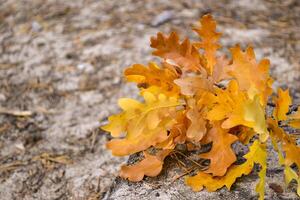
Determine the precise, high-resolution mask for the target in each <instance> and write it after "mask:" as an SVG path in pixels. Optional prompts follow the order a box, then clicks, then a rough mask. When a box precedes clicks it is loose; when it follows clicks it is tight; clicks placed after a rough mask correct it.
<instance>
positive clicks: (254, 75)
mask: <svg viewBox="0 0 300 200" xmlns="http://www.w3.org/2000/svg"><path fill="white" fill-rule="evenodd" d="M230 51H231V54H232V64H231V65H229V66H228V69H227V72H228V74H229V75H231V76H232V77H234V78H235V79H236V80H237V81H238V83H239V86H240V89H241V90H245V91H247V93H248V95H249V97H250V98H251V99H253V98H254V97H255V96H256V95H259V97H260V100H261V103H262V105H265V104H266V101H267V98H268V97H269V96H270V94H271V93H272V88H271V85H272V83H273V80H272V79H271V77H270V75H269V67H270V61H269V60H268V59H263V60H261V61H260V62H259V63H257V62H256V58H255V54H254V51H253V48H252V47H248V48H247V49H246V50H245V52H244V51H242V50H241V48H240V47H239V46H235V47H233V48H231V49H230Z"/></svg>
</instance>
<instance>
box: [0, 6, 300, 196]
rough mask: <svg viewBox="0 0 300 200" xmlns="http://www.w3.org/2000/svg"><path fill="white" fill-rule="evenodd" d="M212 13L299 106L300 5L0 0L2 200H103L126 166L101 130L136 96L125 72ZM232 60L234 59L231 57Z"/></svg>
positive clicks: (230, 39)
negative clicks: (161, 36)
mask: <svg viewBox="0 0 300 200" xmlns="http://www.w3.org/2000/svg"><path fill="white" fill-rule="evenodd" d="M205 13H212V14H213V15H214V16H215V18H216V19H217V20H218V21H219V31H221V32H223V35H224V37H223V39H222V41H221V43H222V44H223V46H224V47H229V46H232V45H234V44H236V43H240V44H241V45H242V46H243V47H245V46H246V44H248V43H250V44H251V45H252V46H254V47H255V52H256V53H257V57H258V58H262V57H268V58H270V60H271V62H272V70H271V71H272V75H273V76H274V78H275V80H276V82H275V84H274V86H275V87H277V86H283V87H290V88H291V93H292V95H293V96H294V98H295V99H296V100H295V103H296V104H299V103H300V56H299V51H300V34H299V31H300V2H299V1H297V0H283V1H259V0H254V1H253V0H241V1H229V0H218V1H196V0H195V1H193V0H187V1H167V0H165V1H164V0H160V1H153V0H144V1H137V0H122V1H120V0H103V1H95V0H76V1H75V0H74V1H64V0H61V1H57V0H56V1H54V0H51V1H50V0H49V1H44V0H31V1H29V0H27V1H25V0H2V1H1V0H0V199H4V200H6V199H8V200H9V199H101V198H103V197H104V196H105V195H106V194H107V191H109V189H110V188H111V185H112V183H113V182H114V180H115V177H116V176H117V170H118V168H119V165H120V164H121V163H122V162H126V160H127V158H114V157H112V156H111V154H110V152H109V151H106V150H105V146H104V144H105V142H106V141H107V140H108V139H109V137H108V136H107V135H106V134H105V133H103V132H102V131H100V130H99V129H98V127H99V125H101V124H103V123H105V121H106V119H107V117H108V116H109V115H110V114H112V113H116V112H117V111H118V107H117V106H116V101H117V98H119V97H124V96H126V97H136V89H135V88H134V87H133V86H132V85H124V82H123V79H122V76H121V75H122V71H123V69H124V68H125V67H127V66H129V65H130V64H133V63H143V64H146V63H147V62H149V61H150V60H151V59H153V57H152V56H151V54H150V52H151V49H150V47H149V38H150V36H152V35H155V34H156V32H158V31H162V32H165V33H168V32H170V31H172V30H176V31H178V32H179V33H180V34H181V35H182V36H183V35H186V36H190V37H191V38H195V34H193V33H192V31H190V29H189V28H190V26H191V25H192V24H193V23H195V22H196V21H197V20H198V19H199V17H200V16H202V15H203V14H205ZM223 51H224V52H226V53H228V52H227V51H225V50H223Z"/></svg>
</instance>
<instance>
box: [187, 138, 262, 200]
mask: <svg viewBox="0 0 300 200" xmlns="http://www.w3.org/2000/svg"><path fill="white" fill-rule="evenodd" d="M244 158H246V159H247V160H246V162H244V163H243V164H241V165H233V166H231V167H230V168H229V169H228V171H227V173H226V174H225V175H224V176H222V177H213V176H212V175H210V174H207V173H204V172H199V173H198V174H197V175H196V176H192V177H186V179H185V181H186V184H187V185H189V186H191V187H192V189H193V190H194V191H201V190H202V189H203V188H204V187H205V188H206V189H207V190H208V191H209V192H213V191H216V190H217V189H220V188H222V187H223V186H226V187H227V189H228V190H230V188H231V186H232V184H233V183H234V182H235V181H236V179H237V178H239V177H241V176H242V175H248V174H250V172H251V171H252V169H253V167H254V163H259V164H261V163H263V164H264V161H265V158H266V145H265V144H261V143H260V142H259V141H257V140H256V141H255V142H254V143H253V144H252V145H251V147H250V150H249V152H248V153H247V154H246V155H245V156H244ZM260 198H261V197H260ZM261 199H262V198H261Z"/></svg>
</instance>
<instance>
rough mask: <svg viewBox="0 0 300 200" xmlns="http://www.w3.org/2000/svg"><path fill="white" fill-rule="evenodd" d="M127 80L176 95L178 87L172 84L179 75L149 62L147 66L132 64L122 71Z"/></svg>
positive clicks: (142, 86)
mask: <svg viewBox="0 0 300 200" xmlns="http://www.w3.org/2000/svg"><path fill="white" fill-rule="evenodd" d="M124 75H125V77H126V79H127V81H128V82H135V83H137V84H138V87H139V88H142V89H146V90H147V89H149V87H153V86H156V87H159V88H160V89H161V90H160V91H161V92H164V93H165V94H167V95H169V94H170V95H178V93H179V87H178V86H177V85H176V84H174V82H173V81H174V80H175V79H177V78H178V77H179V76H178V74H177V73H176V72H175V71H172V70H171V69H168V68H161V67H159V66H158V65H156V64H155V63H153V62H151V63H149V65H148V66H144V65H141V64H134V65H132V66H131V67H129V68H127V69H126V70H125V71H124Z"/></svg>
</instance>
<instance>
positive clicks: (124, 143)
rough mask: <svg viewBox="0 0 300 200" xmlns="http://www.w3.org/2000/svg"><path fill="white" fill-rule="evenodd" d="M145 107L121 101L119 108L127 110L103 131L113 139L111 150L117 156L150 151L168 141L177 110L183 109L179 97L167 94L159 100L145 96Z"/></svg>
mask: <svg viewBox="0 0 300 200" xmlns="http://www.w3.org/2000/svg"><path fill="white" fill-rule="evenodd" d="M143 97H144V99H145V103H140V102H138V101H136V100H133V99H126V98H124V99H120V100H119V105H120V107H121V108H122V109H123V110H124V111H123V112H122V113H121V114H119V115H115V116H111V117H109V119H108V120H109V124H107V125H105V126H103V127H102V129H103V130H106V131H108V132H111V134H112V136H114V137H120V136H121V134H122V133H123V134H126V136H125V138H123V139H112V140H111V141H109V142H108V143H107V148H109V149H111V150H112V153H113V154H114V155H117V156H123V155H128V154H132V153H136V152H139V151H142V150H145V149H147V148H148V147H150V146H154V145H156V144H158V143H160V142H163V141H164V140H166V139H167V138H168V136H167V135H168V130H169V129H171V127H172V125H174V124H175V123H176V121H175V119H174V116H175V115H176V107H177V106H178V105H180V103H179V102H178V99H177V98H175V97H166V96H165V95H164V94H160V95H158V96H155V95H153V94H151V93H149V92H145V93H143Z"/></svg>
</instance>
